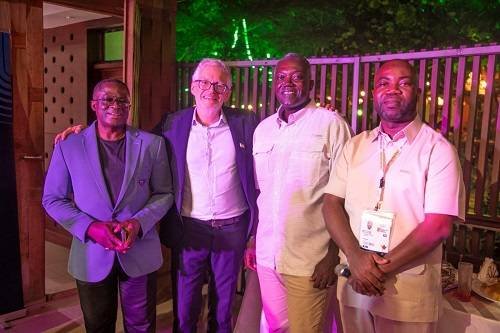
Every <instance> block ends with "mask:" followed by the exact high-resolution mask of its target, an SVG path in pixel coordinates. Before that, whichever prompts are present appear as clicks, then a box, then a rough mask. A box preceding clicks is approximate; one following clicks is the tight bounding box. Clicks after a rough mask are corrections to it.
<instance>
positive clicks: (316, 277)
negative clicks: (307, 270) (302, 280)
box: [311, 254, 338, 289]
mask: <svg viewBox="0 0 500 333" xmlns="http://www.w3.org/2000/svg"><path fill="white" fill-rule="evenodd" d="M337 258H338V257H337ZM337 264H338V260H334V259H332V258H331V256H329V255H328V254H327V255H326V256H325V257H324V258H323V259H321V260H320V262H318V264H317V265H316V266H315V267H314V272H313V275H312V276H311V281H314V285H313V286H314V288H318V289H325V288H328V287H330V286H331V285H333V284H334V283H335V281H337V275H336V274H335V265H337Z"/></svg>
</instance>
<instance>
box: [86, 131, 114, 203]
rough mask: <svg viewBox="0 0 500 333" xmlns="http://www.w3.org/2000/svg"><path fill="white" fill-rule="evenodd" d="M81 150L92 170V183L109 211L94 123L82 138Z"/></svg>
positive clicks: (109, 199)
mask: <svg viewBox="0 0 500 333" xmlns="http://www.w3.org/2000/svg"><path fill="white" fill-rule="evenodd" d="M83 149H84V152H85V156H86V158H87V162H88V165H89V169H90V170H92V175H93V176H94V181H95V183H96V185H97V188H98V190H99V192H100V193H101V195H102V197H103V198H104V200H105V201H106V204H107V205H108V206H109V208H110V209H113V205H112V204H111V198H110V197H109V193H108V188H107V186H106V182H105V181H104V175H103V173H102V167H101V160H100V158H99V148H98V147H97V134H96V123H95V122H94V123H93V124H92V125H91V126H90V127H89V128H88V130H87V131H86V132H85V135H84V137H83Z"/></svg>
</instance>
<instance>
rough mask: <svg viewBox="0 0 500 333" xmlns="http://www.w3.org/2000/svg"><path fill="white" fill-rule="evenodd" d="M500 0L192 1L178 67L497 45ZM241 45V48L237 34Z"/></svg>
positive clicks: (184, 15) (185, 9)
mask: <svg viewBox="0 0 500 333" xmlns="http://www.w3.org/2000/svg"><path fill="white" fill-rule="evenodd" d="M498 17H500V1H498V0H485V1H479V0H448V1H446V0H438V1H433V0H407V1H396V0H361V1H352V0H337V1H331V0H288V1H284V0H274V1H273V0H233V1H223V0H185V1H181V2H179V3H178V12H177V37H176V38H177V60H178V61H196V60H199V59H201V58H203V57H221V58H224V59H243V60H244V59H248V55H247V50H246V46H245V42H244V36H243V25H242V20H243V19H245V20H246V24H247V31H248V40H249V48H250V50H251V53H252V55H253V58H254V59H264V58H266V55H267V54H270V56H271V57H273V58H276V57H280V56H282V55H283V54H284V53H287V52H299V53H301V54H304V55H306V56H319V55H343V54H350V55H352V54H366V53H375V52H382V53H383V52H388V51H400V50H411V49H412V50H418V49H423V48H425V49H432V48H436V47H439V48H443V47H449V46H453V47H458V46H460V45H473V44H476V43H489V42H498V41H499V37H500V23H499V22H500V21H499V20H498ZM235 31H238V33H237V36H238V39H237V41H236V43H235V46H234V48H233V47H232V46H233V43H234V35H235Z"/></svg>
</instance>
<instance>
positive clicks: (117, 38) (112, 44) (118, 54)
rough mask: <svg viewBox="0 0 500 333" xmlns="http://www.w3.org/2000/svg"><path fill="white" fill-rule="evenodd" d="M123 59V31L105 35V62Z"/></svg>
mask: <svg viewBox="0 0 500 333" xmlns="http://www.w3.org/2000/svg"><path fill="white" fill-rule="evenodd" d="M122 59H123V30H120V31H111V32H105V33H104V61H113V60H122Z"/></svg>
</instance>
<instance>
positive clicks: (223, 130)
mask: <svg viewBox="0 0 500 333" xmlns="http://www.w3.org/2000/svg"><path fill="white" fill-rule="evenodd" d="M185 177H186V178H185V182H184V197H183V200H182V210H181V214H182V215H183V216H187V217H192V218H195V219H199V220H205V221H206V220H211V219H226V218H231V217H236V216H239V215H242V214H243V213H244V212H245V211H246V210H247V209H248V206H247V203H246V200H245V195H244V193H243V189H242V187H241V181H240V178H239V175H238V169H237V167H236V151H235V148H234V141H233V137H232V135H231V130H230V128H229V125H228V124H227V121H226V118H225V116H224V114H223V113H221V116H220V118H219V120H218V121H217V122H216V123H214V124H212V125H210V126H203V125H202V124H201V123H200V122H198V121H197V120H196V110H195V112H194V114H193V122H192V126H191V131H190V132H189V139H188V144H187V152H186V176H185Z"/></svg>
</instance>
